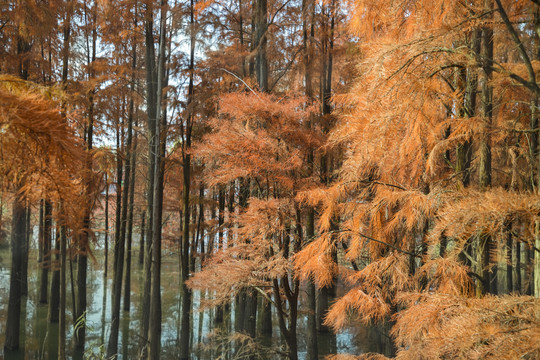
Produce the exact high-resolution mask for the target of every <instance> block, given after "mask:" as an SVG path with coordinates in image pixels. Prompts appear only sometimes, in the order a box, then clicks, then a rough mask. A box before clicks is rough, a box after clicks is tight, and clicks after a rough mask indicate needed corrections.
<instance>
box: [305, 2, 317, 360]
mask: <svg viewBox="0 0 540 360" xmlns="http://www.w3.org/2000/svg"><path fill="white" fill-rule="evenodd" d="M314 11H315V7H314V4H313V1H312V0H303V1H302V20H303V22H302V27H303V37H304V66H305V70H304V81H305V84H306V85H305V86H306V88H305V94H306V97H307V98H308V99H309V101H310V102H311V101H312V100H313V80H312V79H313V76H312V71H313V64H312V62H313V61H312V56H313V49H312V41H311V39H313V38H314V36H315V33H314V25H313V22H312V21H311V22H310V19H313V16H314V15H313V13H314ZM313 126H314V124H313V123H312V120H311V121H310V122H309V127H313ZM308 167H309V174H310V176H313V175H314V174H315V156H314V151H313V149H311V150H310V151H309V154H308ZM314 236H315V210H314V209H313V207H308V209H307V222H306V237H307V239H306V240H307V242H310V241H312V240H313V238H314ZM306 288H307V289H306V290H307V307H308V314H307V329H306V348H307V354H306V360H317V359H318V358H319V348H318V343H317V302H316V299H317V291H316V288H315V283H314V281H313V279H311V278H310V279H309V280H308V281H307V284H306Z"/></svg>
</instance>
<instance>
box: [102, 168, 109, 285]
mask: <svg viewBox="0 0 540 360" xmlns="http://www.w3.org/2000/svg"><path fill="white" fill-rule="evenodd" d="M103 247H104V252H105V260H104V263H105V264H104V265H103V277H104V278H107V273H108V270H109V182H108V181H107V173H105V239H104V240H103Z"/></svg>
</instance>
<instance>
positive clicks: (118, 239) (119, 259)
mask: <svg viewBox="0 0 540 360" xmlns="http://www.w3.org/2000/svg"><path fill="white" fill-rule="evenodd" d="M120 127H121V126H120V119H118V124H117V133H116V149H117V164H116V172H117V175H116V177H117V182H116V228H115V233H114V261H113V283H112V294H111V296H112V300H111V301H112V304H111V330H110V331H111V332H110V335H109V343H108V346H107V357H115V358H116V356H117V353H118V333H119V327H120V299H121V290H122V272H123V271H124V250H125V243H124V241H123V239H122V236H121V232H122V216H121V215H122V214H121V209H122V203H123V202H125V201H126V199H125V198H122V175H123V171H122V160H121V158H120V154H119V152H120V142H121V141H120Z"/></svg>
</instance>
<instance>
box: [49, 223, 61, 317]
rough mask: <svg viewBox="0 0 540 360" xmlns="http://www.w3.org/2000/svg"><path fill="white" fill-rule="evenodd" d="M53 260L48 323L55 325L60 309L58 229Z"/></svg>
mask: <svg viewBox="0 0 540 360" xmlns="http://www.w3.org/2000/svg"><path fill="white" fill-rule="evenodd" d="M54 252H55V260H54V262H53V261H52V257H51V264H53V265H52V272H53V273H52V279H51V298H50V301H49V316H48V320H49V322H50V323H57V322H58V320H59V319H58V316H59V308H60V265H61V264H60V229H59V228H58V226H57V227H56V239H55V241H54Z"/></svg>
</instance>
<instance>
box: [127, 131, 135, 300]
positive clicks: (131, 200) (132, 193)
mask: <svg viewBox="0 0 540 360" xmlns="http://www.w3.org/2000/svg"><path fill="white" fill-rule="evenodd" d="M136 150H137V138H135V142H134V145H133V151H132V153H131V159H130V160H129V161H130V162H131V165H130V167H131V169H132V173H131V176H130V181H129V199H128V202H129V206H128V219H127V234H126V236H127V239H126V240H127V251H126V279H125V288H124V311H129V309H130V302H131V298H130V297H131V245H132V242H133V207H134V205H133V204H134V200H135V158H136V154H137V152H136Z"/></svg>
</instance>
